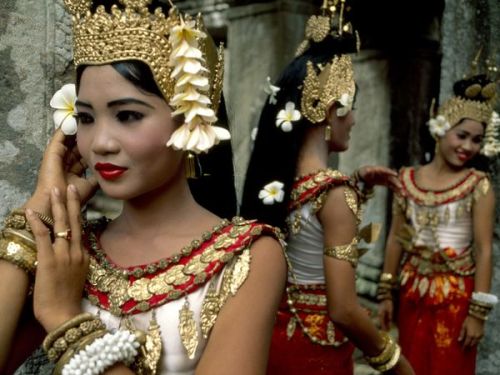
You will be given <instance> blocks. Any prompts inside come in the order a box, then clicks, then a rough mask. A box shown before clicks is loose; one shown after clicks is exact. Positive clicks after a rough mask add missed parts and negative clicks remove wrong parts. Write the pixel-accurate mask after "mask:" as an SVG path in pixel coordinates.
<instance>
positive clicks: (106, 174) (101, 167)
mask: <svg viewBox="0 0 500 375" xmlns="http://www.w3.org/2000/svg"><path fill="white" fill-rule="evenodd" d="M95 170H96V171H97V172H98V173H99V174H100V175H101V177H102V178H104V179H105V180H115V179H117V178H119V177H120V176H121V175H122V174H123V173H125V171H126V170H127V168H124V167H120V166H118V165H114V164H110V163H96V164H95Z"/></svg>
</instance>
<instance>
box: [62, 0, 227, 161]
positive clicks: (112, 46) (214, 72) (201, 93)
mask: <svg viewBox="0 0 500 375" xmlns="http://www.w3.org/2000/svg"><path fill="white" fill-rule="evenodd" d="M151 2H152V0H140V1H138V0H119V3H120V4H121V5H122V7H121V8H122V9H120V8H119V7H118V5H117V4H114V5H112V6H111V11H110V12H107V11H106V9H105V7H104V6H103V5H100V6H98V7H97V8H96V10H95V11H94V12H92V3H93V1H91V0H64V3H65V5H66V8H67V10H68V11H69V12H70V13H71V15H72V16H73V58H74V63H75V65H76V66H80V65H103V64H109V63H113V62H119V61H127V60H137V61H142V62H144V63H145V64H147V65H148V66H149V68H150V69H151V71H152V74H153V76H154V79H155V82H156V84H157V85H158V88H159V89H160V91H161V93H162V94H163V96H164V98H165V99H166V100H167V102H168V103H169V104H170V106H172V107H173V108H174V112H173V114H172V115H173V116H176V115H183V117H184V119H185V121H186V122H185V123H184V124H183V125H181V126H180V127H179V128H178V129H177V130H176V131H175V132H174V133H173V134H172V136H171V138H170V139H169V141H168V142H167V145H168V146H172V147H174V148H175V149H177V150H185V151H192V152H195V153H201V152H206V151H207V150H208V149H209V148H210V147H212V146H213V145H214V144H217V143H218V142H219V141H220V140H225V139H229V138H230V135H229V132H228V131H227V130H226V129H223V128H219V131H215V130H214V129H213V128H211V126H212V124H214V123H215V122H216V121H217V116H216V113H217V110H218V107H219V103H220V98H221V93H222V81H223V72H224V66H223V53H224V50H223V47H222V46H221V47H220V48H219V49H217V48H216V47H215V44H214V43H213V40H212V39H211V38H210V37H209V36H208V34H207V32H206V28H205V26H204V24H203V20H202V18H201V15H199V16H198V17H196V19H193V18H192V17H191V16H190V15H181V14H179V12H178V10H177V8H176V7H172V8H171V9H170V11H169V13H168V15H165V14H164V13H163V12H162V10H161V8H157V9H156V10H155V11H154V12H151V11H150V10H149V8H148V6H150V5H151ZM223 130H224V131H223ZM195 133H197V134H195ZM200 133H202V136H200ZM196 139H199V140H198V141H196ZM207 139H208V140H207Z"/></svg>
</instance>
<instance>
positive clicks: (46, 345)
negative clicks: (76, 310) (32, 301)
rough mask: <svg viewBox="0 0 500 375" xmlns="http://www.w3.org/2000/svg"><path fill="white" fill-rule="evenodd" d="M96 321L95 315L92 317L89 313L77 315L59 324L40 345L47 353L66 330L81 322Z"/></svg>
mask: <svg viewBox="0 0 500 375" xmlns="http://www.w3.org/2000/svg"><path fill="white" fill-rule="evenodd" d="M95 319H98V318H97V317H96V316H95V315H92V314H90V313H82V314H78V315H77V316H75V317H74V318H72V319H70V320H68V321H66V322H64V323H63V324H61V325H60V326H59V327H57V328H56V329H55V330H53V331H52V332H49V333H48V334H47V336H46V337H45V339H44V340H43V343H42V348H43V350H45V352H47V351H48V350H49V349H50V347H51V346H52V345H53V343H54V341H56V340H57V339H58V338H59V337H61V336H63V335H64V334H65V332H66V331H67V330H69V329H70V328H74V327H77V326H79V325H80V324H82V323H83V322H86V321H89V320H95Z"/></svg>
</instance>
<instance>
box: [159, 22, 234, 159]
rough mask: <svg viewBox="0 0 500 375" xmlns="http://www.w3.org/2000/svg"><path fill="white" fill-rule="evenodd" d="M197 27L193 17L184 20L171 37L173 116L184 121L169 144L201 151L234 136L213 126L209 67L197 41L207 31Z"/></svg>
mask: <svg viewBox="0 0 500 375" xmlns="http://www.w3.org/2000/svg"><path fill="white" fill-rule="evenodd" d="M195 27H196V23H195V22H194V21H193V20H188V21H184V20H181V24H180V25H178V26H175V27H174V28H173V29H172V32H171V33H170V37H169V41H170V43H171V44H172V53H171V54H170V60H169V64H170V66H172V67H173V70H172V73H171V74H170V76H171V77H172V78H174V79H175V80H176V83H175V88H174V95H173V96H172V98H171V99H170V105H171V106H172V107H173V108H174V109H175V110H174V111H173V112H172V116H177V115H183V116H184V124H183V125H182V126H180V127H179V128H178V129H177V130H175V131H174V132H173V133H172V136H171V137H170V139H169V140H168V142H167V146H172V147H173V148H174V149H176V150H184V151H192V152H194V153H197V154H199V153H201V152H207V151H208V150H209V149H210V148H211V147H212V146H214V145H216V144H218V143H219V142H220V141H223V140H227V139H230V138H231V136H230V134H229V131H228V130H227V129H224V128H221V127H217V126H212V124H213V123H215V122H216V121H217V116H216V114H215V112H214V110H213V109H212V102H211V100H210V98H209V96H208V92H209V80H208V78H207V76H206V75H207V72H208V70H207V68H206V67H205V60H204V58H203V53H202V51H201V50H200V47H199V43H198V40H199V39H200V38H202V37H204V36H205V34H204V33H203V32H201V31H200V30H196V28H195Z"/></svg>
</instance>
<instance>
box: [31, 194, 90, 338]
mask: <svg viewBox="0 0 500 375" xmlns="http://www.w3.org/2000/svg"><path fill="white" fill-rule="evenodd" d="M66 195H67V203H66V204H64V199H63V196H62V194H61V192H60V191H59V189H58V188H53V189H52V193H51V195H50V204H51V210H52V215H53V217H54V238H55V239H54V242H52V241H51V238H50V231H49V229H48V228H47V227H46V226H45V225H44V224H43V223H42V221H41V220H40V219H39V218H38V216H37V215H36V214H34V212H33V211H32V210H31V209H27V210H26V216H27V218H28V221H29V223H30V225H31V228H32V230H33V234H34V236H35V241H36V247H37V251H38V257H37V259H38V265H37V271H36V276H35V288H34V296H33V305H34V307H33V308H34V313H35V317H36V318H37V319H38V320H39V321H40V323H41V324H42V326H43V327H44V328H45V329H46V331H47V332H50V331H52V330H54V329H55V328H56V327H58V326H59V325H61V324H62V323H64V322H65V321H67V320H69V319H71V318H72V317H74V316H75V315H78V314H79V313H80V312H81V301H82V291H83V285H84V282H85V278H86V275H87V271H88V264H89V256H88V254H87V252H86V251H85V250H84V248H83V246H82V242H81V232H82V230H81V222H80V197H79V196H78V192H77V190H76V187H75V186H74V185H69V186H68V189H67V194H66Z"/></svg>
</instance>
